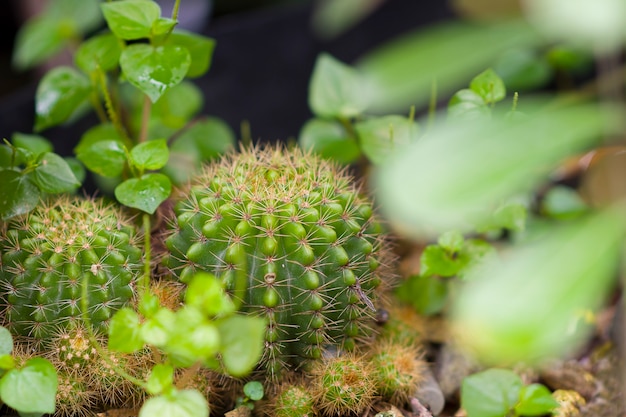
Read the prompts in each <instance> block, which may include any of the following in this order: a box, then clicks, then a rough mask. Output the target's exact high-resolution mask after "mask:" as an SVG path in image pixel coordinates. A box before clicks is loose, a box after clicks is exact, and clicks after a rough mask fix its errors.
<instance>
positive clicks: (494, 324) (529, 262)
mask: <svg viewBox="0 0 626 417" xmlns="http://www.w3.org/2000/svg"><path fill="white" fill-rule="evenodd" d="M625 229H626V227H625V220H624V218H623V216H621V215H620V214H619V213H617V214H616V213H615V212H614V211H609V210H606V211H603V212H599V213H596V214H593V215H589V216H586V217H584V218H580V219H576V220H573V221H572V222H570V223H567V224H562V225H560V227H554V228H553V230H552V231H551V232H549V233H545V234H544V235H543V237H542V238H541V239H539V240H535V241H532V242H530V243H529V244H526V245H522V246H519V247H514V248H513V249H511V250H510V251H509V253H507V254H506V256H503V258H502V259H501V260H497V259H494V258H491V259H488V260H487V261H485V262H484V263H483V265H482V266H480V267H478V268H476V270H474V271H472V272H471V273H470V274H469V275H468V277H467V281H468V283H467V286H466V287H464V288H462V291H461V293H460V294H459V296H458V297H457V299H456V302H455V306H454V314H453V318H454V323H455V327H456V329H457V330H458V335H459V336H460V338H461V341H462V342H463V343H465V345H466V346H468V347H470V348H471V349H472V350H474V351H475V353H476V354H478V355H479V357H480V358H482V359H484V360H487V361H489V362H494V363H517V362H518V361H523V362H525V363H537V362H540V361H543V360H546V359H548V358H553V357H562V356H563V355H566V354H568V353H571V352H573V351H574V350H575V349H577V348H578V347H579V346H580V344H581V342H583V341H584V339H585V337H586V336H587V335H588V330H590V329H582V328H581V326H576V319H577V317H578V318H580V316H579V315H580V313H581V312H582V311H587V310H593V309H595V308H597V307H598V306H599V305H600V303H601V302H602V301H603V300H604V297H605V296H606V294H607V292H608V291H609V290H610V289H611V288H612V286H613V285H614V283H615V277H616V276H615V271H616V265H617V261H618V260H619V256H620V253H621V248H622V243H623V239H624V231H625Z"/></svg>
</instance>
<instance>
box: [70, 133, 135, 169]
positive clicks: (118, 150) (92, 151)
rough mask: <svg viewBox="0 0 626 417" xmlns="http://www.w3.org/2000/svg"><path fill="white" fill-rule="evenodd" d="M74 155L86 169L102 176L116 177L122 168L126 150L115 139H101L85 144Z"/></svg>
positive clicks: (124, 162)
mask: <svg viewBox="0 0 626 417" xmlns="http://www.w3.org/2000/svg"><path fill="white" fill-rule="evenodd" d="M76 157H77V158H78V160H79V161H81V162H82V163H83V164H85V166H86V167H87V169H89V170H90V171H93V172H95V173H96V174H98V175H102V176H104V177H117V176H119V175H120V174H121V173H122V171H123V170H124V165H125V164H126V152H125V151H124V147H123V146H122V144H121V143H120V142H118V141H116V140H101V141H97V142H94V143H92V144H89V145H87V144H85V145H84V146H81V147H80V150H79V151H77V152H76Z"/></svg>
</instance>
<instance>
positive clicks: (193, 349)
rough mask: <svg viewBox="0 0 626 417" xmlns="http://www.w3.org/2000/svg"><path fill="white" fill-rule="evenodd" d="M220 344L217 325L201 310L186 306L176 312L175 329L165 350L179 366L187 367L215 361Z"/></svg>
mask: <svg viewBox="0 0 626 417" xmlns="http://www.w3.org/2000/svg"><path fill="white" fill-rule="evenodd" d="M220 343H221V337H220V333H219V331H218V329H217V327H216V326H215V324H214V323H213V322H211V321H209V320H207V318H206V316H205V315H204V313H203V312H202V311H201V310H200V309H198V308H196V307H192V306H184V307H183V308H180V309H179V310H177V311H176V322H175V327H174V328H173V329H172V332H171V337H170V339H169V340H168V342H167V344H166V345H165V346H164V347H163V349H164V350H165V351H166V352H167V353H168V354H169V355H170V357H171V359H172V360H173V361H174V363H175V364H176V365H177V366H183V367H186V366H190V365H191V364H193V363H195V362H198V361H203V362H207V363H208V362H212V361H214V359H215V355H216V354H217V353H218V352H219V349H220Z"/></svg>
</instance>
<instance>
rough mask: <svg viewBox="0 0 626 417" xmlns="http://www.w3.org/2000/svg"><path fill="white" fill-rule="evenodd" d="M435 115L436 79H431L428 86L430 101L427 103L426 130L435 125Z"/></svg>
mask: <svg viewBox="0 0 626 417" xmlns="http://www.w3.org/2000/svg"><path fill="white" fill-rule="evenodd" d="M436 115H437V79H436V78H433V82H432V84H431V85H430V100H429V102H428V123H427V125H426V129H427V130H428V129H430V127H431V126H432V125H433V123H435V116H436Z"/></svg>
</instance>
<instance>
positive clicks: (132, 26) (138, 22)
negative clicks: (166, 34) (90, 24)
mask: <svg viewBox="0 0 626 417" xmlns="http://www.w3.org/2000/svg"><path fill="white" fill-rule="evenodd" d="M101 7H102V13H103V14H104V18H105V19H106V21H107V24H108V26H109V28H110V29H111V31H112V32H113V33H114V34H115V36H117V37H118V38H122V39H125V40H135V39H142V38H149V37H150V36H151V34H152V26H153V25H154V23H155V22H156V21H157V19H158V18H159V17H161V8H160V7H159V5H158V4H157V3H155V2H153V1H145V0H120V1H115V2H107V3H102V5H101Z"/></svg>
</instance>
